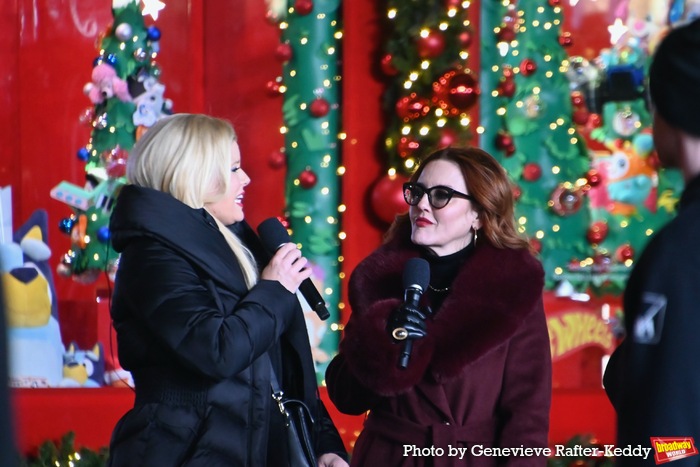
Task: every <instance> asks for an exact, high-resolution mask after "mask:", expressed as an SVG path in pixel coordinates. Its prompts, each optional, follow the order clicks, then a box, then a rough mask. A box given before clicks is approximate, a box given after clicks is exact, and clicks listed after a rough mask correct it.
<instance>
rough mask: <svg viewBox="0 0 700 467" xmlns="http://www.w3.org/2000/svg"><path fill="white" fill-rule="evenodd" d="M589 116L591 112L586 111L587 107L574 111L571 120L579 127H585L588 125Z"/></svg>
mask: <svg viewBox="0 0 700 467" xmlns="http://www.w3.org/2000/svg"><path fill="white" fill-rule="evenodd" d="M589 116H590V112H589V111H588V109H586V108H585V107H581V108H578V109H576V110H574V113H573V114H572V115H571V119H572V120H573V122H574V123H575V124H577V125H585V124H587V123H588V118H589Z"/></svg>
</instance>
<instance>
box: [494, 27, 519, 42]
mask: <svg viewBox="0 0 700 467" xmlns="http://www.w3.org/2000/svg"><path fill="white" fill-rule="evenodd" d="M496 38H497V39H498V42H512V41H514V40H515V30H514V29H513V28H512V27H510V26H506V27H502V28H501V29H500V30H499V31H498V33H497V34H496Z"/></svg>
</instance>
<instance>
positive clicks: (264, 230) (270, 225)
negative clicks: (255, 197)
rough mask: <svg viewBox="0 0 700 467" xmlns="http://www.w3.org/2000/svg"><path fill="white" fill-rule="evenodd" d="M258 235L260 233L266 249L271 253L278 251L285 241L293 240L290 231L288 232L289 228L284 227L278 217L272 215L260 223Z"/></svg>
mask: <svg viewBox="0 0 700 467" xmlns="http://www.w3.org/2000/svg"><path fill="white" fill-rule="evenodd" d="M258 235H260V240H261V241H262V243H263V245H264V246H265V249H266V250H267V251H269V252H270V253H274V252H275V251H277V248H279V247H280V245H282V244H283V243H289V242H291V241H292V240H291V238H290V237H289V233H287V229H285V228H284V226H283V225H282V223H281V222H280V221H279V219H277V218H276V217H270V218H269V219H265V220H264V221H262V222H261V223H260V225H258Z"/></svg>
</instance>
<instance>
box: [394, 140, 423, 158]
mask: <svg viewBox="0 0 700 467" xmlns="http://www.w3.org/2000/svg"><path fill="white" fill-rule="evenodd" d="M419 147H420V143H419V142H418V141H416V140H415V139H414V138H412V137H410V136H402V137H401V138H400V139H399V143H398V144H397V145H396V149H397V151H398V152H399V157H401V158H402V159H406V158H407V157H409V156H413V154H414V153H415V152H416V151H417V150H418V148H419Z"/></svg>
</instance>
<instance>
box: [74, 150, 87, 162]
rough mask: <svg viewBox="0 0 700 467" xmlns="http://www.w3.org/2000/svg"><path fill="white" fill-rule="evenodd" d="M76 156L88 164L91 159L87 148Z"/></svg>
mask: <svg viewBox="0 0 700 467" xmlns="http://www.w3.org/2000/svg"><path fill="white" fill-rule="evenodd" d="M76 156H78V159H79V160H81V161H83V162H87V161H88V160H89V159H90V151H88V150H87V148H80V149H78V152H77V154H76Z"/></svg>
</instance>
